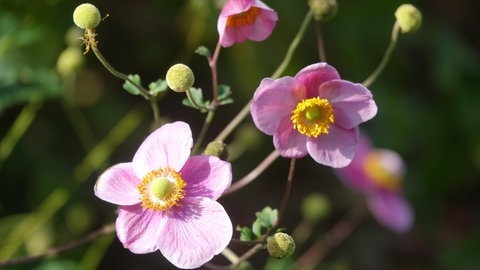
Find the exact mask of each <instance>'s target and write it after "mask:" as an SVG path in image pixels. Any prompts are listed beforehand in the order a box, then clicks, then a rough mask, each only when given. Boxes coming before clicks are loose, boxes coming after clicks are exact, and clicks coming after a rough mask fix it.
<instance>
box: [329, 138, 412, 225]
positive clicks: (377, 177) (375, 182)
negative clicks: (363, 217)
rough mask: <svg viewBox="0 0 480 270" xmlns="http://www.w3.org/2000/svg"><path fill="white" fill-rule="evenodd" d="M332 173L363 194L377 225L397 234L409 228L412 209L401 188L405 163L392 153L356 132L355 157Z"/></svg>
mask: <svg viewBox="0 0 480 270" xmlns="http://www.w3.org/2000/svg"><path fill="white" fill-rule="evenodd" d="M336 173H337V175H338V176H339V178H340V179H341V180H342V181H343V182H344V183H345V184H346V185H347V186H349V187H350V188H352V189H354V190H357V191H359V192H361V193H363V194H365V196H366V197H367V203H368V207H369V209H370V212H372V214H373V216H374V217H375V218H376V219H377V220H378V222H379V223H380V224H382V225H384V226H386V227H387V228H390V229H391V230H393V231H395V232H398V233H403V232H406V231H407V230H409V229H410V228H411V226H412V223H413V211H412V208H411V206H410V204H409V203H408V202H407V200H406V199H405V198H404V196H403V194H402V190H401V187H402V179H403V177H404V174H405V166H404V162H403V160H402V158H401V157H400V156H399V155H398V154H397V153H396V152H394V151H391V150H388V149H378V148H373V147H372V145H371V143H370V142H369V140H368V139H367V138H366V136H365V135H364V134H360V142H359V144H358V146H357V153H356V154H355V158H354V159H353V161H352V162H351V163H350V165H348V166H347V167H345V168H341V169H337V170H336Z"/></svg>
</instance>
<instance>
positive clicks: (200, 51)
mask: <svg viewBox="0 0 480 270" xmlns="http://www.w3.org/2000/svg"><path fill="white" fill-rule="evenodd" d="M195 53H197V54H199V55H201V56H205V57H208V56H210V50H209V49H208V48H207V47H205V46H199V47H198V48H197V49H196V50H195Z"/></svg>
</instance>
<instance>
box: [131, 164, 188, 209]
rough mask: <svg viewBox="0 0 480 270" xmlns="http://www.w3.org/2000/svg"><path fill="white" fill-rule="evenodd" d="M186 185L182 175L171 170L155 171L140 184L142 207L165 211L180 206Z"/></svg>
mask: <svg viewBox="0 0 480 270" xmlns="http://www.w3.org/2000/svg"><path fill="white" fill-rule="evenodd" d="M186 185H187V184H186V183H185V181H184V180H183V179H182V176H181V175H180V173H178V172H176V171H174V170H172V169H171V168H168V167H167V168H165V169H158V170H153V171H151V172H149V173H148V174H147V175H145V176H144V177H143V178H142V181H141V182H140V184H138V191H139V192H140V194H141V196H142V198H141V200H142V207H144V208H148V209H152V210H155V211H156V210H161V211H165V210H167V209H170V208H172V207H173V206H176V205H180V201H181V199H183V198H184V197H185V189H184V188H185V186H186Z"/></svg>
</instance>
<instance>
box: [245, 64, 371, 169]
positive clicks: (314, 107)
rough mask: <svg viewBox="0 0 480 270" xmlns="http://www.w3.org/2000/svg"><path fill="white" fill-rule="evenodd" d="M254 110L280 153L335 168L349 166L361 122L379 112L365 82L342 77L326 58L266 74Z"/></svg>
mask: <svg viewBox="0 0 480 270" xmlns="http://www.w3.org/2000/svg"><path fill="white" fill-rule="evenodd" d="M250 112H251V115H252V118H253V121H254V123H255V125H256V126H257V128H258V129H260V130H261V131H262V132H264V133H265V134H267V135H273V144H274V146H275V148H276V149H277V151H278V152H279V154H280V155H281V156H283V157H288V158H301V157H304V156H306V155H308V154H309V155H310V156H311V157H312V158H313V159H314V160H315V161H316V162H318V163H320V164H323V165H327V166H331V167H334V168H339V167H345V166H347V165H348V164H349V163H350V162H351V160H352V159H353V156H354V154H355V146H356V144H357V143H358V125H359V124H360V123H362V122H365V121H367V120H370V119H371V118H373V117H374V116H375V114H376V113H377V106H376V105H375V102H374V101H373V99H372V94H371V93H370V91H369V90H368V89H367V88H365V87H364V86H363V85H361V84H358V83H352V82H349V81H345V80H342V79H340V76H339V75H338V73H337V71H336V70H335V68H333V67H332V66H330V65H328V64H326V63H317V64H312V65H309V66H307V67H305V68H303V69H302V70H300V71H299V72H298V73H297V75H295V77H289V76H286V77H282V78H279V79H276V80H272V79H269V78H266V79H263V80H262V82H261V83H260V86H259V87H258V88H257V90H256V91H255V94H254V96H253V101H252V105H251V108H250Z"/></svg>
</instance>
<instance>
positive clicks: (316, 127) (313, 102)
mask: <svg viewBox="0 0 480 270" xmlns="http://www.w3.org/2000/svg"><path fill="white" fill-rule="evenodd" d="M290 119H291V120H292V123H293V128H294V129H296V130H297V131H298V132H300V133H301V134H303V135H305V136H308V137H313V138H317V137H318V136H320V135H321V134H328V130H329V128H330V125H331V124H333V123H334V120H335V117H334V116H333V108H332V105H331V104H330V103H329V102H328V100H326V99H321V98H319V97H314V98H310V99H304V100H302V101H301V102H300V103H298V104H297V107H296V108H295V110H293V111H292V116H291V117H290Z"/></svg>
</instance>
